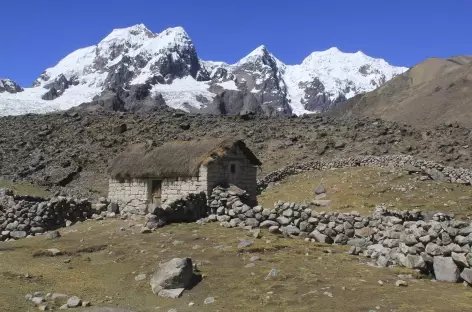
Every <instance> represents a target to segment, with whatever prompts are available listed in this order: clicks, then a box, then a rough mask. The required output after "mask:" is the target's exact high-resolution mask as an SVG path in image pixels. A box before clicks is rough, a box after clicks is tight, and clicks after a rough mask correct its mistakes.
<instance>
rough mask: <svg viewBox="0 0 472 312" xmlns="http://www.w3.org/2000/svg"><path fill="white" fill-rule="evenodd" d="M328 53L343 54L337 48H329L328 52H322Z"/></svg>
mask: <svg viewBox="0 0 472 312" xmlns="http://www.w3.org/2000/svg"><path fill="white" fill-rule="evenodd" d="M324 52H328V53H343V52H342V51H341V50H339V49H338V48H337V47H331V48H329V49H328V50H326V51H324Z"/></svg>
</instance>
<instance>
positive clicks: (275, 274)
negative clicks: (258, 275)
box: [265, 269, 280, 280]
mask: <svg viewBox="0 0 472 312" xmlns="http://www.w3.org/2000/svg"><path fill="white" fill-rule="evenodd" d="M279 274H280V271H279V270H277V269H272V270H270V272H269V274H267V276H266V277H265V280H268V279H270V278H273V277H277V276H279Z"/></svg>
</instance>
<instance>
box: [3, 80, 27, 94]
mask: <svg viewBox="0 0 472 312" xmlns="http://www.w3.org/2000/svg"><path fill="white" fill-rule="evenodd" d="M22 91H23V88H22V87H20V86H19V85H18V84H17V83H16V82H14V81H13V80H11V79H0V93H2V92H8V93H18V92H22Z"/></svg>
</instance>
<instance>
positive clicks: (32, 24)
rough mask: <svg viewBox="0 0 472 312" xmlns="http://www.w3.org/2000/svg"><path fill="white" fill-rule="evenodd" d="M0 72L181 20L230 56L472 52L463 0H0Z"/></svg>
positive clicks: (210, 54) (415, 58)
mask: <svg viewBox="0 0 472 312" xmlns="http://www.w3.org/2000/svg"><path fill="white" fill-rule="evenodd" d="M0 7H1V11H0V21H1V25H2V30H1V35H0V77H8V78H11V79H14V80H16V81H17V82H18V83H20V84H21V85H22V86H29V85H31V83H32V82H33V80H34V79H36V78H37V77H38V76H39V74H40V73H41V72H42V71H43V70H44V69H46V68H47V67H51V66H54V65H55V64H56V63H57V62H58V61H59V60H60V59H61V58H63V57H64V56H65V55H67V54H68V53H70V52H72V51H74V50H76V49H78V48H81V47H85V46H89V45H93V44H96V43H98V42H99V41H100V40H101V39H102V38H103V37H105V36H106V35H107V34H108V33H110V32H111V30H112V29H114V28H122V27H127V26H131V25H134V24H138V23H144V24H145V25H146V26H147V27H148V28H149V29H151V30H152V31H153V32H160V31H162V30H163V29H165V28H167V27H172V26H183V27H184V28H185V29H186V31H187V32H188V33H189V35H190V37H191V38H192V40H193V41H194V43H195V45H196V47H197V52H198V53H199V55H200V57H201V58H203V59H207V60H221V61H226V62H235V61H237V60H238V59H240V58H242V57H243V56H245V55H246V54H248V53H249V52H251V51H252V50H253V49H254V48H256V47H257V46H259V45H261V44H264V45H266V46H267V47H268V49H269V50H270V51H271V52H272V53H273V54H274V55H275V56H277V57H278V58H279V59H280V60H282V61H283V62H285V63H287V64H294V63H300V62H301V61H302V60H303V58H305V57H306V56H308V55H309V54H310V52H312V51H316V50H325V49H328V48H330V47H332V46H337V47H338V48H339V49H340V50H342V51H345V52H356V51H358V50H362V51H363V52H364V53H366V54H367V55H370V56H373V57H382V58H384V59H386V60H387V61H388V62H390V63H392V64H394V65H403V66H412V65H414V64H416V63H418V62H420V61H422V60H424V59H425V58H427V57H433V56H437V57H448V56H453V55H461V54H472V37H471V33H470V31H471V30H472V18H471V17H470V16H471V12H472V1H470V0H450V1H439V0H429V1H427V0H409V1H406V0H396V1H393V0H389V1H382V0H377V1H373V0H365V1H361V0H359V1H354V0H319V1H314V0H313V1H308V0H291V1H282V0H281V1H277V0H271V1H257V0H238V1H222V0H220V1H217V0H180V1H169V0H165V1H162V0H133V1H130V0H128V1H123V0H114V1H108V0H93V1H92V0H80V1H64V0H47V1H37V0H13V1H2V4H1V5H0Z"/></svg>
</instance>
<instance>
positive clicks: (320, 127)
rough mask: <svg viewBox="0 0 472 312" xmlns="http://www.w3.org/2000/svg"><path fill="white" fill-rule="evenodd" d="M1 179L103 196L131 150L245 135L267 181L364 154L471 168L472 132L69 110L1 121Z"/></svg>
mask: <svg viewBox="0 0 472 312" xmlns="http://www.w3.org/2000/svg"><path fill="white" fill-rule="evenodd" d="M0 127H1V129H2V131H1V133H0V179H8V180H11V179H17V180H26V181H30V182H32V183H33V184H34V185H36V186H42V187H43V188H47V189H50V190H52V191H58V190H61V191H64V192H66V193H67V194H68V195H81V196H87V197H99V196H100V195H105V192H106V188H107V179H106V168H107V165H108V163H109V161H110V160H111V159H113V157H114V156H115V155H116V154H117V153H119V152H120V151H122V150H123V149H124V148H125V147H126V146H127V145H128V144H130V143H135V142H147V143H148V144H150V145H159V144H162V143H163V142H166V141H170V140H191V139H198V138H203V137H224V136H238V137H240V138H242V139H244V140H245V141H246V142H247V144H248V145H249V147H250V148H251V149H253V151H254V152H255V153H256V154H257V156H258V157H260V159H261V160H262V162H263V172H262V174H261V175H264V174H266V173H268V172H270V171H273V170H274V169H278V168H281V167H283V166H285V165H287V164H289V163H293V162H306V161H310V160H317V159H331V158H333V157H343V158H346V157H349V156H358V155H376V156H380V155H385V154H408V155H414V156H415V157H416V158H419V159H425V160H433V161H436V162H439V163H442V164H444V165H450V166H455V167H465V168H468V169H470V163H471V157H472V131H471V130H470V129H465V128H461V127H459V126H457V125H454V124H448V125H442V126H437V127H435V128H429V129H415V128H413V127H411V126H408V125H403V124H398V123H392V122H385V121H381V120H367V119H366V120H353V119H335V118H331V117H323V116H316V115H313V116H305V117H300V118H288V117H273V118H264V117H252V116H236V117H235V116H233V117H225V116H210V115H189V114H184V113H180V112H176V111H171V110H160V111H158V112H155V113H150V114H146V115H140V114H128V113H113V112H100V111H96V112H93V113H91V112H82V111H78V112H64V113H55V114H48V115H25V116H17V117H11V116H10V117H3V118H0Z"/></svg>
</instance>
